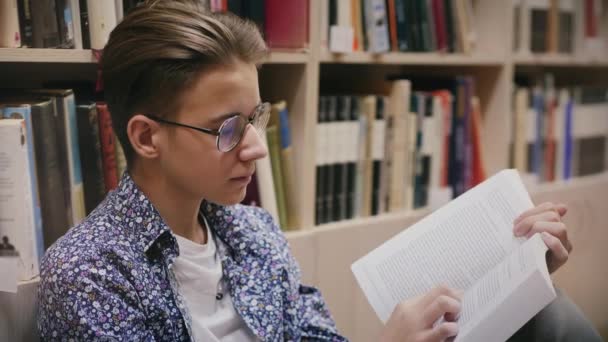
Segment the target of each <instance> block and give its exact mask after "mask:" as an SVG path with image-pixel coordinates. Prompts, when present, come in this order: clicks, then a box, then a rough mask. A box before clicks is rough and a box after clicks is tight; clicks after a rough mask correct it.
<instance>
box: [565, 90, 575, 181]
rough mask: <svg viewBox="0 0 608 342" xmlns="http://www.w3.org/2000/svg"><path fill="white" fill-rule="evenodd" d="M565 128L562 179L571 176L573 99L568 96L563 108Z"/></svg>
mask: <svg viewBox="0 0 608 342" xmlns="http://www.w3.org/2000/svg"><path fill="white" fill-rule="evenodd" d="M565 111H566V113H565V128H564V179H565V180H568V179H570V178H571V177H572V160H573V158H572V153H573V145H574V138H573V136H572V119H573V118H572V115H573V112H574V101H573V100H572V98H571V97H570V98H569V99H568V103H567V104H566V108H565Z"/></svg>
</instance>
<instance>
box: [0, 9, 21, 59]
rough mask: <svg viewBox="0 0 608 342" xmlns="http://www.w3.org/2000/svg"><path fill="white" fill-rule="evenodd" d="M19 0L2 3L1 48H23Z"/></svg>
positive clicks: (0, 22) (0, 16)
mask: <svg viewBox="0 0 608 342" xmlns="http://www.w3.org/2000/svg"><path fill="white" fill-rule="evenodd" d="M18 13H19V12H18V10H17V0H2V1H0V47H5V48H15V47H20V46H21V34H20V33H19V17H18Z"/></svg>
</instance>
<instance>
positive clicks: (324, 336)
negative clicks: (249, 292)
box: [260, 209, 348, 341]
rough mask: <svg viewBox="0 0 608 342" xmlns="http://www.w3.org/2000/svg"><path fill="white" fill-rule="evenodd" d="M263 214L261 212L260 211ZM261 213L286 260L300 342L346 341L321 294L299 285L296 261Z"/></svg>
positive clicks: (266, 215)
mask: <svg viewBox="0 0 608 342" xmlns="http://www.w3.org/2000/svg"><path fill="white" fill-rule="evenodd" d="M260 210H263V209H260ZM263 211H264V221H265V223H266V224H268V225H269V226H270V227H271V232H272V234H273V240H274V241H275V243H276V244H277V245H278V246H279V248H280V249H281V252H282V255H283V257H284V258H285V260H287V263H288V270H289V277H290V282H291V283H292V287H293V290H294V291H293V294H294V297H295V298H294V300H296V301H297V304H296V311H295V315H297V317H294V319H293V321H294V322H297V324H298V325H299V326H298V328H299V330H300V332H301V337H302V340H303V341H306V340H309V341H348V340H347V339H346V337H344V336H342V335H340V334H339V333H338V330H337V328H336V324H335V322H334V319H333V318H332V316H331V313H330V312H329V309H328V308H327V304H326V303H325V300H324V299H323V296H322V295H321V292H320V291H319V290H318V289H317V288H315V287H312V286H306V285H304V284H302V283H301V271H300V266H299V265H298V262H297V260H296V259H295V257H294V256H293V254H292V253H291V249H290V247H289V243H288V241H287V239H286V237H285V235H284V234H283V232H282V231H281V229H280V228H279V226H278V225H277V224H276V222H275V221H274V219H273V218H272V216H271V215H270V214H269V213H268V212H266V211H265V210H263Z"/></svg>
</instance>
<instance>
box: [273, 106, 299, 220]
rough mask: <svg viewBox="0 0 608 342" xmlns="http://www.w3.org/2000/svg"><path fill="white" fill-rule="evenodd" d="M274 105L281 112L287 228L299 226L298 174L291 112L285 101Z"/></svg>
mask: <svg viewBox="0 0 608 342" xmlns="http://www.w3.org/2000/svg"><path fill="white" fill-rule="evenodd" d="M274 106H276V107H277V110H278V112H279V128H280V138H281V171H282V174H283V180H284V188H285V205H286V210H287V226H286V228H287V229H295V228H297V227H298V226H299V225H300V223H299V221H300V220H299V216H298V208H297V203H296V197H295V194H296V193H297V189H296V181H295V178H296V175H295V169H294V162H295V161H294V156H293V153H294V152H293V147H292V145H291V130H290V127H289V112H288V110H287V104H286V103H285V101H281V102H279V103H277V104H275V105H274Z"/></svg>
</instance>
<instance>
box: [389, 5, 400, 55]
mask: <svg viewBox="0 0 608 342" xmlns="http://www.w3.org/2000/svg"><path fill="white" fill-rule="evenodd" d="M386 2H387V4H388V29H389V32H390V37H391V50H393V51H399V42H398V41H397V12H396V11H395V0H387V1H386Z"/></svg>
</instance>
